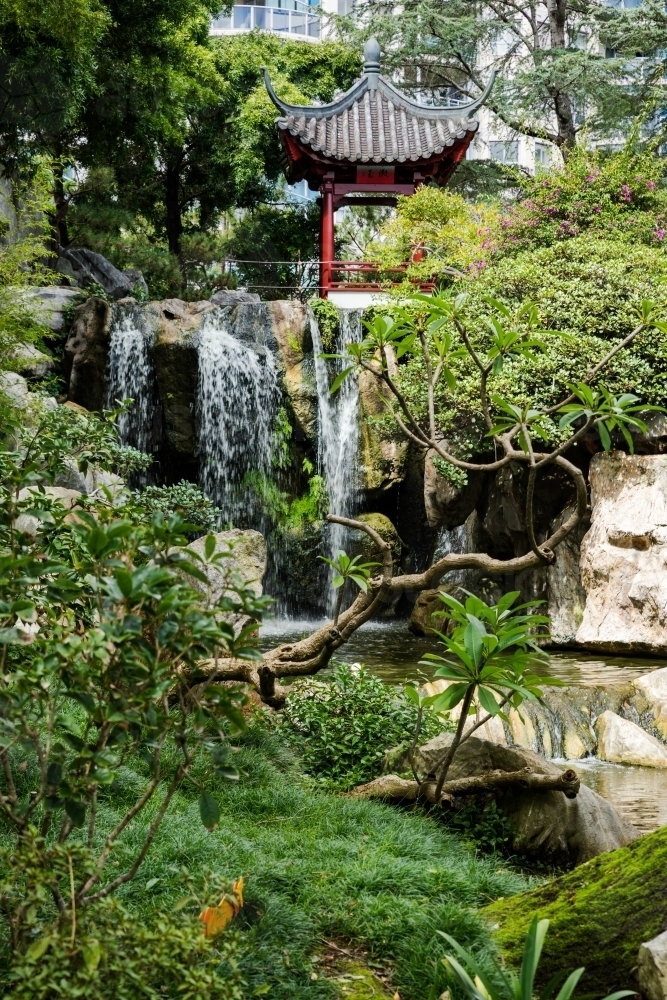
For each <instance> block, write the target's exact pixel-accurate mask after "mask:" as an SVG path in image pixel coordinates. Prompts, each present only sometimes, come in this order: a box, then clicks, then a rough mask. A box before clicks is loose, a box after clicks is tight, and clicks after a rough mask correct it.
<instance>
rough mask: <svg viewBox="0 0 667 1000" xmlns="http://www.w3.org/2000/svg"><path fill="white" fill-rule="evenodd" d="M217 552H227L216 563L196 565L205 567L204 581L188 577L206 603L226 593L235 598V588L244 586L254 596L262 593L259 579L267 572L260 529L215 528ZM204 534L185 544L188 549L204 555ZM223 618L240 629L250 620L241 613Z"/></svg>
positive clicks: (216, 601) (212, 603) (213, 602)
mask: <svg viewBox="0 0 667 1000" xmlns="http://www.w3.org/2000/svg"><path fill="white" fill-rule="evenodd" d="M214 537H215V541H216V550H215V551H216V553H226V557H225V558H224V559H222V560H221V561H220V562H219V563H217V564H213V565H211V564H208V565H206V564H204V563H200V562H197V565H198V566H199V567H200V568H201V569H203V570H204V572H205V574H206V576H207V578H208V581H207V583H203V582H202V581H200V580H196V579H194V578H193V577H188V579H189V581H190V582H191V583H192V586H193V587H194V589H195V590H198V591H199V593H200V594H201V595H202V596H203V597H204V599H205V600H206V603H207V605H208V606H210V607H213V606H214V605H216V604H217V603H218V601H219V600H220V598H221V597H223V596H224V595H226V594H228V595H229V596H230V597H232V598H233V597H234V596H235V595H234V589H233V588H234V587H235V586H243V587H247V588H249V589H250V590H252V591H253V593H254V594H255V596H256V597H259V596H260V595H261V593H262V581H263V578H264V574H265V572H266V560H267V553H266V543H265V541H264V537H263V535H261V534H260V532H259V531H252V530H250V529H247V530H243V529H240V528H232V529H231V530H229V531H218V532H217V533H215V535H214ZM205 544H206V537H205V536H203V537H202V538H197V539H196V540H195V541H194V542H191V543H190V545H188V549H189V550H190V551H191V552H193V553H195V554H196V555H198V556H200V557H203V555H204V547H205ZM223 617H224V620H225V621H227V622H229V623H230V624H232V625H234V626H235V628H237V629H238V628H242V627H244V626H245V625H247V624H248V623H249V622H250V619H249V618H247V617H246V616H243V615H235V614H230V613H225V614H224V616H223Z"/></svg>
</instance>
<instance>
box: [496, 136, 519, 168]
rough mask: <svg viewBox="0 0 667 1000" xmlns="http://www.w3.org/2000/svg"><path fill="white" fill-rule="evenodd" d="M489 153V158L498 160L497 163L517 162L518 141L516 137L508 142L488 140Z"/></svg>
mask: <svg viewBox="0 0 667 1000" xmlns="http://www.w3.org/2000/svg"><path fill="white" fill-rule="evenodd" d="M489 153H490V155H491V159H492V160H498V162H499V163H518V162H519V142H518V140H517V139H513V140H511V141H508V142H490V143H489Z"/></svg>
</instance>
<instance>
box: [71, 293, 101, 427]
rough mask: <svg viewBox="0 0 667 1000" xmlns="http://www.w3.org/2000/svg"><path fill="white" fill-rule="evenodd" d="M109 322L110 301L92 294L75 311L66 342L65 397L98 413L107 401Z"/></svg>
mask: <svg viewBox="0 0 667 1000" xmlns="http://www.w3.org/2000/svg"><path fill="white" fill-rule="evenodd" d="M110 322H111V307H110V305H109V303H108V302H107V301H106V300H105V299H100V298H96V297H95V296H91V298H89V299H87V300H86V302H84V303H83V305H81V306H79V307H78V309H77V310H76V312H75V313H74V319H73V321H72V326H71V327H70V331H69V334H68V337H67V340H66V342H65V352H64V366H65V375H66V377H67V380H68V385H69V388H68V396H69V398H70V400H72V402H74V403H78V404H79V406H83V407H85V409H87V410H94V411H97V412H101V411H102V410H103V409H104V407H105V406H106V404H107V391H108V387H109V325H110Z"/></svg>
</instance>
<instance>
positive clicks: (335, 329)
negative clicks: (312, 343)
mask: <svg viewBox="0 0 667 1000" xmlns="http://www.w3.org/2000/svg"><path fill="white" fill-rule="evenodd" d="M308 304H309V306H310V308H311V309H312V310H313V315H314V316H315V319H316V320H317V325H318V327H319V330H320V340H321V341H322V347H323V348H324V350H325V352H326V353H327V354H333V352H334V351H335V350H336V341H337V339H338V334H339V333H340V315H339V313H338V310H337V309H336V307H335V305H334V304H333V302H330V301H329V299H311V300H310V302H309V303H308Z"/></svg>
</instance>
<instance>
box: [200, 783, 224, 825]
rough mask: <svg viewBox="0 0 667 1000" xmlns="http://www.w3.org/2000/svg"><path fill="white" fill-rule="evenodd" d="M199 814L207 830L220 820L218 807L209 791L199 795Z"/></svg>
mask: <svg viewBox="0 0 667 1000" xmlns="http://www.w3.org/2000/svg"><path fill="white" fill-rule="evenodd" d="M199 815H200V817H201V821H202V823H203V824H204V826H205V827H206V829H207V830H214V829H215V828H216V826H217V825H218V823H219V822H220V807H219V805H218V803H217V802H216V801H215V799H214V798H213V796H212V795H211V794H210V792H202V793H201V795H200V796H199Z"/></svg>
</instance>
